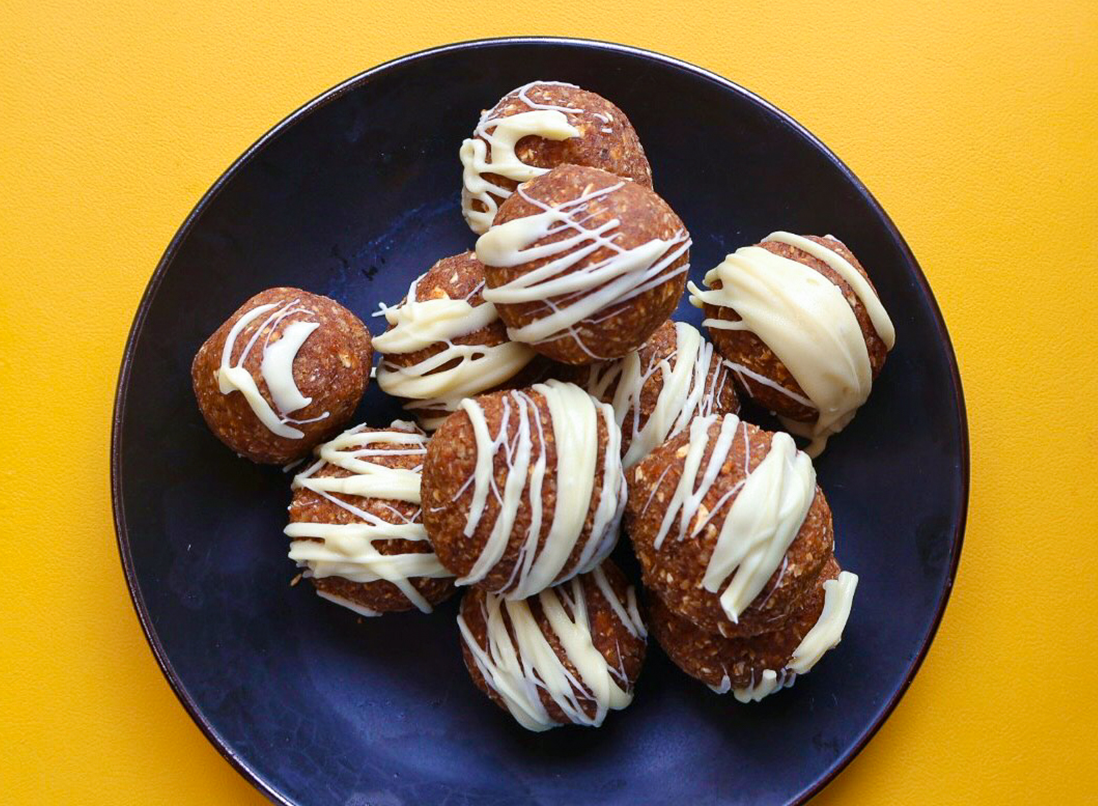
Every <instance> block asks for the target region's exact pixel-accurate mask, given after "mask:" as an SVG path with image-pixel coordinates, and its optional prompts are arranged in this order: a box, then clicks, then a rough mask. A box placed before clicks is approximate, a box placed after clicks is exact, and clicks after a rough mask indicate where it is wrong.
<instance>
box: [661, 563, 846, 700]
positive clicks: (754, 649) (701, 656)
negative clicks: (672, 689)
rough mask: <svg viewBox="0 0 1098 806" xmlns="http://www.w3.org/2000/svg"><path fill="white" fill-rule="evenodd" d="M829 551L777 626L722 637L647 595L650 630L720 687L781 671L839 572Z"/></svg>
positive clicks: (684, 665) (695, 672)
mask: <svg viewBox="0 0 1098 806" xmlns="http://www.w3.org/2000/svg"><path fill="white" fill-rule="evenodd" d="M840 570H841V569H840V568H839V564H838V563H837V562H836V561H835V558H834V557H833V556H832V557H830V558H828V561H827V564H826V565H824V568H823V571H822V572H821V573H820V575H819V577H817V579H816V580H815V581H814V583H813V585H812V588H811V589H810V590H809V591H808V592H807V593H806V594H805V595H804V597H803V599H802V601H801V602H800V604H799V605H798V607H797V609H796V610H795V611H793V612H792V613H791V614H790V615H789V617H788V618H787V619H786V620H784V621H783V622H782V623H781V624H780V625H779V626H778V627H777V628H776V629H774V630H771V631H769V632H764V633H759V634H758V635H753V636H750V637H747V638H725V637H724V636H722V635H720V633H714V632H707V631H706V630H703V629H701V628H700V627H698V626H697V625H696V624H694V623H693V622H691V621H690V620H689V619H685V618H683V617H682V616H679V615H676V614H675V613H673V612H672V611H671V610H670V609H669V608H668V607H667V605H665V604H664V603H663V602H662V601H661V600H660V599H659V597H657V596H651V597H649V600H648V607H649V614H650V615H649V621H650V623H651V627H652V634H653V635H654V636H655V638H656V641H657V642H659V645H660V647H661V648H662V649H663V651H664V652H666V653H667V656H668V657H669V658H671V660H672V661H673V662H674V663H675V665H676V666H678V667H679V668H680V669H682V670H683V671H684V672H686V673H687V674H688V675H690V676H691V677H693V678H696V679H698V680H700V681H702V682H703V683H705V684H707V685H709V686H713V687H716V688H720V687H723V686H726V685H728V686H730V687H732V688H746V687H748V686H750V685H752V684H753V683H755V682H757V681H758V680H760V679H761V677H762V673H763V671H764V670H766V669H771V670H773V671H775V672H780V671H781V670H782V669H784V668H785V666H786V665H787V664H788V663H789V661H790V660H791V659H792V657H793V651H794V650H795V649H796V648H797V647H798V646H799V645H800V643H801V640H802V639H803V638H804V637H805V636H806V635H807V634H808V631H809V630H811V629H812V627H813V626H815V624H816V621H817V619H819V617H820V614H821V613H822V612H823V606H824V588H823V583H824V582H827V581H828V580H829V579H835V577H837V576H838V575H839V571H840Z"/></svg>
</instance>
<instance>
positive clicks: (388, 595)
mask: <svg viewBox="0 0 1098 806" xmlns="http://www.w3.org/2000/svg"><path fill="white" fill-rule="evenodd" d="M426 444H427V435H426V434H425V433H424V432H423V431H421V430H420V429H419V428H417V427H416V426H415V425H414V424H412V423H407V422H402V421H399V420H398V421H396V422H394V423H393V424H392V425H391V426H390V427H389V428H368V427H366V426H361V425H360V426H358V427H356V428H352V429H350V430H349V431H346V432H345V433H343V434H341V435H339V436H338V437H336V438H335V439H333V440H331V441H330V442H326V443H324V444H323V445H320V446H319V447H318V448H317V450H316V456H315V460H314V461H313V462H311V463H310V464H309V465H308V466H307V467H305V469H304V470H302V471H301V472H300V473H298V474H297V475H296V476H295V477H294V481H293V491H294V495H293V501H292V503H291V504H290V523H289V525H288V526H287V527H286V529H285V532H286V535H287V536H289V537H290V538H291V539H292V543H291V544H290V555H289V556H290V559H292V560H294V561H295V562H296V563H297V564H298V566H300V567H301V568H303V569H305V570H304V574H305V576H307V577H309V578H310V579H311V580H312V583H313V585H314V586H315V587H316V590H317V593H318V594H319V595H320V596H322V597H323V598H325V599H329V600H331V601H333V602H335V603H337V604H341V605H343V606H344V607H347V608H350V609H351V610H354V611H355V612H357V613H360V614H361V615H367V616H375V615H380V614H381V613H389V612H395V611H401V610H411V609H413V608H417V609H419V610H421V611H423V612H425V613H429V612H430V611H431V608H432V606H433V605H436V604H438V603H439V602H441V601H443V600H444V599H446V598H447V597H448V596H450V595H451V594H452V593H453V592H454V585H453V575H452V574H451V573H450V572H449V571H447V570H446V569H445V568H443V567H442V564H441V563H440V562H439V561H438V557H437V556H435V553H434V551H433V550H432V549H431V545H430V543H429V542H428V540H427V532H426V530H425V529H424V528H423V519H422V517H421V507H420V476H421V472H422V467H423V458H424V456H425V455H426V452H427V449H426Z"/></svg>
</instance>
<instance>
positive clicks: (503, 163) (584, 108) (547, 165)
mask: <svg viewBox="0 0 1098 806" xmlns="http://www.w3.org/2000/svg"><path fill="white" fill-rule="evenodd" d="M461 163H462V194H461V211H462V214H463V215H464V216H465V220H466V222H467V223H468V224H469V226H470V227H471V228H472V230H473V232H475V233H477V234H478V235H480V234H483V233H484V232H487V230H488V227H490V226H491V224H492V221H493V219H494V218H495V215H496V211H497V210H498V208H499V205H500V203H501V202H502V201H503V200H504V199H506V198H508V197H509V196H510V195H511V194H512V193H514V191H515V187H516V186H517V185H518V184H519V183H520V182H525V181H528V180H530V179H533V178H534V177H536V176H541V175H542V174H544V173H546V172H547V171H548V170H549V169H551V168H555V167H556V166H558V165H564V164H571V165H587V166H590V167H593V168H602V169H603V170H606V171H609V172H610V173H612V174H615V175H617V176H621V177H624V178H626V179H629V180H632V181H634V182H637V183H638V184H641V185H644V186H645V187H652V169H651V168H650V167H649V165H648V160H647V159H646V158H645V156H644V148H643V147H642V146H641V143H640V140H639V139H638V138H637V133H636V131H634V130H633V125H632V124H631V123H630V122H629V119H628V118H627V117H626V116H625V114H624V113H623V112H622V111H621V110H620V109H618V108H617V107H616V106H614V104H612V103H610V102H609V101H608V100H606V99H605V98H603V97H602V96H600V95H596V94H595V93H593V92H588V91H587V90H584V89H580V88H579V87H577V86H575V85H574V84H566V83H564V82H561V81H532V82H530V83H529V84H524V85H523V86H521V87H518V88H517V89H514V90H512V91H511V92H509V93H507V95H505V96H503V98H501V99H500V101H499V103H497V104H496V105H495V106H494V107H492V108H491V109H489V110H487V111H485V112H484V113H483V114H482V115H481V117H480V121H479V122H478V123H477V126H476V129H475V130H474V132H473V136H472V137H470V138H469V139H467V140H465V142H464V143H462V145H461Z"/></svg>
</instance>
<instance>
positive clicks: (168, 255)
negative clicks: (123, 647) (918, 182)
mask: <svg viewBox="0 0 1098 806" xmlns="http://www.w3.org/2000/svg"><path fill="white" fill-rule="evenodd" d="M497 45H532V46H539V47H544V46H554V45H565V46H572V47H575V46H579V47H583V48H592V49H596V50H604V51H612V52H616V53H621V54H627V55H630V56H636V57H640V58H642V59H645V60H650V61H656V62H662V63H663V64H665V65H669V66H672V67H675V68H678V69H680V70H684V71H686V72H689V73H692V74H694V75H695V76H697V77H699V78H704V79H707V80H709V81H712V82H714V83H716V84H718V85H720V86H722V87H723V88H724V89H726V90H728V91H731V92H734V93H736V94H738V95H740V96H742V97H744V98H745V99H746V100H748V101H751V102H752V103H755V104H757V105H759V106H761V107H763V108H764V109H766V110H767V111H768V112H770V113H771V114H772V115H773V116H774V117H775V119H777V120H779V121H780V122H781V123H783V124H784V125H785V126H788V127H789V128H791V129H793V130H794V131H795V132H796V133H797V134H798V135H799V136H801V137H803V138H804V139H805V140H807V141H808V142H809V144H810V145H812V146H813V147H814V148H815V149H817V150H818V151H819V152H820V153H821V154H822V155H823V156H825V157H826V158H827V159H828V161H830V162H831V163H832V165H833V166H834V167H835V168H837V169H838V170H839V171H840V172H841V173H842V174H843V176H844V178H845V179H846V180H847V181H848V182H850V183H851V184H852V185H853V186H854V188H855V189H856V190H857V191H858V193H860V194H861V195H863V196H864V197H865V198H866V200H867V201H868V202H869V203H870V205H871V206H872V207H873V208H874V209H875V210H876V211H877V212H878V214H879V215H880V216H881V218H882V220H883V221H884V224H885V227H886V229H887V231H888V234H889V235H890V236H891V237H892V238H893V239H894V240H895V242H896V243H897V244H898V246H899V248H900V251H901V253H902V255H903V257H904V259H905V260H906V261H907V262H908V264H909V265H910V266H911V267H913V268H914V270H915V280H916V282H917V283H918V284H919V286H920V287H921V288H922V290H923V292H924V293H925V295H926V297H927V299H928V300H929V301H930V309H931V314H932V316H933V319H934V325H935V327H936V329H937V330H938V333H939V336H940V338H941V341H942V343H943V344H944V346H945V348H946V353H947V359H948V363H949V370H950V381H951V383H952V389H953V399H954V401H955V406H954V415H955V416H956V424H957V427H958V433H959V435H960V460H961V461H960V468H959V470H960V476H961V478H960V481H961V485H960V493H961V506H960V516H959V518H958V520H957V525H956V528H955V529H954V533H953V537H952V541H951V544H950V546H951V547H950V558H949V573H948V579H947V581H946V584H945V586H944V588H943V590H942V593H941V595H940V597H939V600H938V602H937V603H936V605H935V612H934V618H933V620H932V622H931V625H930V629H929V630H928V631H927V634H926V637H925V639H924V640H923V642H922V644H921V645H920V646H919V648H918V651H917V652H916V654H915V657H914V659H913V660H912V662H911V664H910V666H909V667H908V670H907V672H906V673H905V675H904V679H903V681H902V682H901V683H900V685H899V686H898V687H897V688H896V690H895V691H894V692H893V694H892V696H891V697H890V698H889V699H888V700H887V701H886V702H885V703H884V706H883V708H882V709H881V711H880V713H879V716H878V717H877V718H876V719H875V720H874V721H873V723H872V724H870V725H869V727H868V729H867V730H866V731H865V733H864V734H863V735H862V736H861V737H860V738H859V739H858V740H857V741H856V742H854V743H853V744H852V745H851V746H850V747H849V748H848V749H847V751H846V752H845V753H843V754H842V755H841V756H840V757H838V758H836V759H835V760H834V761H833V762H832V763H831V764H830V765H829V766H828V768H827V769H826V770H825V771H824V772H823V773H822V774H821V775H820V776H818V777H817V778H816V779H815V780H814V781H812V782H811V783H810V784H809V785H808V786H806V787H805V788H804V789H802V790H801V791H800V792H799V793H798V794H796V795H795V796H794V797H793V799H792V800H790V801H789V803H790V804H803V803H805V802H806V801H807V800H809V799H810V798H812V797H813V796H814V795H816V794H817V793H818V792H819V791H820V790H822V789H823V788H824V787H825V786H827V785H828V784H829V783H830V782H831V781H832V780H834V779H835V777H836V776H838V774H839V773H840V772H842V771H843V770H844V769H845V768H846V767H847V766H848V765H849V764H850V762H851V761H853V760H854V758H855V757H856V756H857V755H858V754H859V753H861V752H862V750H863V749H865V746H866V745H867V744H868V743H869V742H870V740H872V739H873V737H874V736H875V735H876V734H877V731H879V730H880V729H881V726H882V725H884V723H885V721H887V720H888V718H889V717H890V716H891V715H892V713H893V712H894V711H895V709H896V706H897V705H898V704H899V702H900V700H901V699H902V698H903V696H904V694H906V693H907V690H908V688H909V687H910V685H911V682H912V681H913V680H914V679H915V675H916V674H918V672H919V669H920V668H921V667H922V664H923V661H924V660H925V658H926V656H927V654H928V652H929V650H930V646H931V644H932V643H933V642H934V638H935V636H936V635H937V632H938V628H939V627H940V626H941V622H942V618H943V616H944V615H945V610H946V606H947V605H948V603H949V599H950V595H951V593H952V592H953V587H954V585H955V583H956V580H957V571H958V568H959V565H960V559H961V550H962V547H963V544H964V534H965V527H966V523H967V520H968V506H969V494H970V488H971V456H970V445H969V432H968V412H967V407H966V405H965V397H964V389H963V386H962V383H961V375H960V368H959V366H958V363H957V354H956V351H955V350H954V348H953V342H952V340H951V339H950V336H949V331H948V329H947V327H946V323H945V317H944V316H943V315H942V311H941V307H940V306H939V305H938V300H937V298H936V297H935V296H934V293H933V290H932V289H931V287H930V283H929V281H928V280H927V277H926V275H925V274H924V273H923V270H922V267H921V266H920V265H919V262H918V261H917V260H916V259H915V255H914V253H913V252H912V251H911V248H910V247H909V246H908V244H907V241H906V240H905V239H904V237H903V235H902V234H901V233H900V231H899V229H898V228H897V227H896V224H895V223H894V222H893V221H892V218H891V216H889V214H888V212H887V211H886V210H885V209H884V207H883V206H882V205H881V204H880V203H879V202H878V201H877V199H876V197H875V196H873V194H872V193H871V192H870V191H869V189H868V188H867V187H866V186H865V184H864V183H863V182H862V181H861V180H860V179H859V178H858V177H857V176H856V175H855V174H854V172H853V171H851V170H850V168H849V167H847V165H846V164H845V163H844V162H843V161H842V160H841V159H839V157H838V156H836V155H835V153H834V152H833V151H832V150H831V149H830V148H828V147H827V146H826V145H825V144H824V143H823V142H822V141H821V140H820V139H819V138H817V137H816V136H815V135H814V134H812V133H811V132H810V131H809V130H808V129H806V128H805V127H804V126H803V125H801V124H800V123H798V122H797V121H796V120H795V119H794V118H793V117H792V116H790V115H789V114H788V113H786V112H784V111H782V110H781V109H779V108H778V107H777V106H775V105H774V104H772V103H770V102H769V101H767V100H765V99H764V98H762V97H760V96H759V95H757V94H755V93H754V92H752V91H751V90H748V89H746V88H745V87H743V86H741V85H739V84H737V83H736V82H734V81H732V80H730V79H728V78H725V77H724V76H721V75H719V74H717V73H715V72H713V71H711V70H707V69H706V68H704V67H700V66H698V65H696V64H693V63H691V62H688V61H685V60H683V59H679V58H676V57H674V56H668V55H666V54H663V53H659V52H657V51H653V50H648V49H646V48H640V47H636V46H633V45H625V44H621V43H616V42H610V41H606V40H600V39H587V38H583V37H567V36H500V37H487V38H480V39H466V40H461V41H458V42H452V43H449V44H446V45H439V46H435V47H429V48H424V49H422V50H417V51H414V52H411V53H407V54H404V55H401V56H397V57H395V58H393V59H389V60H387V61H384V62H381V63H380V64H377V65H375V66H373V67H370V68H368V69H366V70H364V71H362V72H360V73H357V74H356V75H353V76H351V77H349V78H347V79H345V80H344V81H341V82H339V83H338V84H336V85H334V86H333V87H331V88H329V89H327V90H325V91H323V92H321V93H320V94H318V95H316V96H315V97H313V98H312V99H310V100H308V101H306V102H305V103H304V104H302V105H301V106H299V107H298V108H297V109H295V110H294V111H292V112H291V113H290V114H288V115H287V116H286V117H284V118H283V119H282V120H280V121H279V122H278V123H276V124H275V125H274V126H272V127H271V128H270V129H268V130H267V131H266V132H265V133H264V134H263V135H262V136H260V137H259V139H257V140H256V141H255V142H254V143H252V145H250V146H249V147H248V148H247V149H246V150H245V151H244V152H243V153H242V154H241V155H240V156H239V157H237V158H236V159H235V160H233V162H232V163H231V164H230V165H229V167H228V168H226V169H225V171H224V172H223V173H222V174H221V175H220V176H218V178H217V179H216V180H215V181H214V183H213V184H212V185H211V186H210V188H209V189H208V190H207V191H206V192H205V193H204V194H203V195H202V198H201V199H199V201H198V202H197V203H196V204H195V206H194V207H193V208H192V209H191V211H190V212H189V213H188V214H187V216H186V218H184V220H183V223H182V224H181V225H180V226H179V228H178V229H177V230H176V232H175V234H174V235H173V236H172V238H171V240H170V241H169V243H168V246H167V248H166V249H165V250H164V253H163V254H162V255H161V257H160V260H159V261H158V262H157V264H156V268H155V270H154V271H153V274H152V276H151V277H150V278H149V281H148V283H147V284H146V286H145V290H144V292H143V293H142V295H141V300H140V302H139V303H138V306H137V311H136V313H135V314H134V319H133V323H132V324H131V326H130V330H129V332H128V334H127V336H126V346H125V349H124V351H123V354H122V360H121V365H120V367H119V372H118V382H117V385H116V387H115V395H114V407H113V411H112V415H111V440H110V487H111V508H112V511H113V519H114V530H115V538H116V542H117V546H118V553H119V557H120V560H121V563H122V571H123V575H124V577H125V580H126V587H127V589H128V591H129V595H130V600H131V602H132V604H133V607H134V610H135V611H136V614H137V619H138V622H139V623H140V625H141V630H142V632H143V633H144V635H145V640H146V642H147V643H148V645H149V648H150V649H151V650H152V653H153V657H154V658H155V660H156V663H157V665H158V666H159V667H160V671H161V673H162V674H163V675H164V677H165V678H166V679H167V681H168V684H169V686H170V687H171V689H172V692H173V693H174V694H175V696H176V698H177V699H178V700H179V702H180V704H181V705H182V706H183V708H184V710H185V711H186V712H187V714H189V715H190V717H191V719H192V720H193V721H194V723H195V724H196V725H197V726H198V728H199V730H201V731H202V734H203V735H204V736H205V737H206V740H207V741H209V742H210V744H212V745H213V746H214V747H215V748H216V749H217V751H218V752H219V753H220V754H221V755H222V756H223V757H224V758H225V759H226V760H227V761H228V762H229V764H230V765H232V767H233V768H234V769H235V770H236V771H237V772H238V773H239V774H240V775H241V776H242V777H243V778H244V779H245V780H246V781H248V783H250V784H251V785H252V786H253V787H255V788H256V789H257V790H258V791H259V792H260V794H262V795H264V796H265V797H267V798H268V799H269V800H271V801H272V802H273V803H276V804H283V805H284V806H298V804H295V803H294V802H293V801H291V800H288V799H287V798H286V797H285V796H283V795H282V793H280V792H279V791H277V789H275V787H274V786H273V785H272V784H271V783H270V782H268V781H267V780H266V779H265V778H264V777H263V776H261V775H260V774H259V773H258V772H257V771H256V770H255V769H253V768H252V767H251V765H250V764H249V763H248V762H247V760H246V759H244V758H242V757H241V756H240V755H239V754H237V753H236V752H235V751H234V750H233V748H232V747H231V746H230V744H229V743H228V742H227V741H226V740H225V739H224V738H223V737H222V736H221V734H220V733H218V731H217V729H216V728H215V727H214V726H213V724H211V723H210V721H209V720H208V719H207V718H206V716H205V714H204V713H203V712H202V709H201V708H200V707H199V705H198V703H197V702H195V700H194V699H193V698H192V697H191V695H190V693H189V692H188V691H187V688H186V686H185V685H184V684H183V681H182V680H181V679H180V678H179V676H178V674H177V673H176V671H175V668H174V667H173V665H172V663H171V661H170V660H169V658H168V655H167V652H166V651H165V649H164V646H163V644H162V643H161V642H160V638H159V635H158V634H157V631H156V628H155V627H154V625H153V623H152V619H151V617H150V615H149V611H148V608H147V606H146V604H145V599H144V595H143V594H142V592H141V589H140V586H139V584H138V580H137V575H136V572H135V570H134V566H133V556H132V554H131V552H130V538H129V531H128V528H127V525H126V515H125V508H124V491H123V489H122V474H121V464H122V421H123V418H124V416H125V410H126V397H127V393H128V391H129V385H130V375H131V369H132V364H133V357H134V350H135V345H136V341H137V338H138V337H139V336H140V334H141V332H142V330H143V328H144V325H145V320H146V318H147V316H148V312H149V308H150V307H151V305H152V301H153V298H154V297H155V296H156V292H157V290H158V289H159V287H160V283H161V281H162V280H163V277H164V275H165V273H166V272H167V270H168V267H169V266H170V265H171V263H172V262H173V260H174V259H175V256H176V253H177V252H178V250H179V247H180V244H181V243H182V242H183V240H184V239H185V238H186V237H187V236H188V235H189V234H190V232H191V230H192V228H193V227H194V224H195V222H196V220H197V219H198V217H199V216H200V215H201V214H202V213H203V212H204V211H205V210H206V208H207V207H208V206H209V205H210V203H211V202H212V201H213V200H214V199H215V198H216V197H217V196H218V194H219V193H220V192H221V190H222V189H223V188H224V187H225V186H226V185H227V184H228V183H229V181H230V180H231V179H232V178H233V177H234V176H235V175H236V173H237V172H238V171H239V170H240V169H241V168H243V167H244V166H245V165H247V164H248V163H249V162H250V161H251V160H252V159H253V158H254V157H255V156H256V155H257V154H258V153H259V152H261V151H262V150H263V149H264V148H265V147H266V145H267V144H268V143H270V142H271V141H273V140H274V139H275V138H277V137H278V136H280V135H281V134H282V133H283V132H284V131H285V130H287V129H288V128H289V127H290V126H292V125H293V124H294V123H296V122H297V121H298V120H300V119H302V118H304V117H306V116H307V115H309V114H312V113H313V112H314V111H316V110H317V109H320V108H322V107H324V106H326V105H327V104H329V103H331V102H332V101H334V100H336V99H338V98H340V97H342V96H343V95H344V94H345V93H347V92H349V91H351V90H352V89H356V88H357V87H358V86H360V85H361V84H363V83H366V82H369V81H370V79H371V78H373V77H374V76H375V75H377V74H379V73H382V72H383V71H386V70H390V69H392V68H395V67H398V66H400V65H402V64H405V63H407V62H412V61H417V60H419V59H424V58H429V57H432V56H435V55H437V54H440V53H446V52H449V51H454V50H477V49H480V48H485V47H492V46H497Z"/></svg>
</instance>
